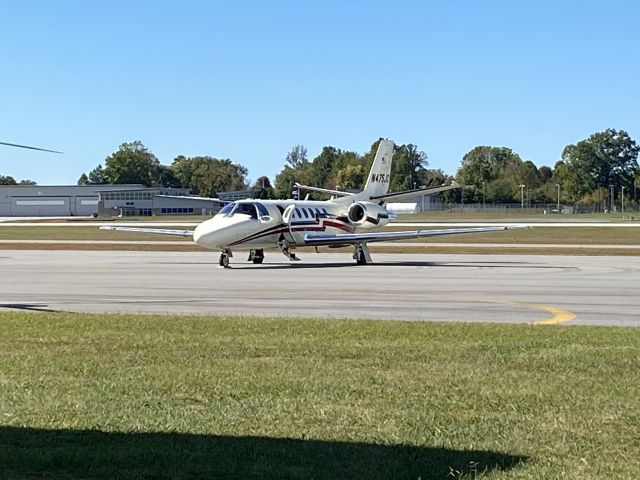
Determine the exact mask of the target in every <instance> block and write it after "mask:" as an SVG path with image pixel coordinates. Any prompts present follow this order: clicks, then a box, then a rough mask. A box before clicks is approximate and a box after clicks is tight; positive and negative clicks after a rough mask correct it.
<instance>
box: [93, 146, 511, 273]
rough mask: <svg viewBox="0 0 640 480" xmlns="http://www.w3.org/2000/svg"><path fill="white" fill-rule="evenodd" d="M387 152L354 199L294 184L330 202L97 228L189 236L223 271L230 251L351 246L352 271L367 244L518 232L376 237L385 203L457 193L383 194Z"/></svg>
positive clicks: (257, 203) (386, 214)
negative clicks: (185, 226) (186, 223)
mask: <svg viewBox="0 0 640 480" xmlns="http://www.w3.org/2000/svg"><path fill="white" fill-rule="evenodd" d="M393 148H394V144H393V142H392V141H390V140H381V141H380V145H379V146H378V150H377V152H376V156H375V158H374V161H373V164H372V166H371V171H370V173H369V176H368V177H367V181H366V185H365V187H364V190H362V191H361V192H359V193H351V192H343V191H339V190H330V189H325V188H318V187H312V186H306V185H300V184H296V186H297V187H298V189H299V191H300V190H306V191H310V192H319V193H323V194H326V195H330V196H331V199H330V200H324V201H314V200H308V199H305V200H296V199H288V200H254V199H247V200H239V201H236V202H232V203H228V204H227V205H225V206H224V207H223V208H222V209H221V210H220V211H219V212H218V213H217V214H216V215H215V216H214V217H213V218H210V219H208V220H206V221H204V222H202V223H200V224H199V225H198V226H197V227H196V229H195V230H193V231H191V230H169V229H159V228H138V227H123V226H103V227H100V228H102V229H104V230H119V231H127V232H143V233H157V234H164V235H179V236H183V237H187V236H190V237H193V240H194V241H195V243H197V244H198V245H201V246H203V247H206V248H208V249H212V250H218V251H220V252H221V253H220V259H219V265H220V266H221V267H224V268H228V267H229V259H230V258H231V257H233V251H234V250H236V251H237V250H244V251H248V252H249V257H248V261H250V262H253V263H256V264H259V263H262V262H263V260H264V251H265V250H268V249H277V250H280V251H281V252H282V253H283V254H284V255H285V256H286V257H287V258H289V260H291V261H297V260H300V259H299V257H298V256H296V254H295V252H294V250H295V249H296V248H297V247H321V246H326V247H335V248H337V247H348V246H352V247H353V248H354V252H353V259H354V260H355V261H356V263H357V264H358V265H364V264H367V263H371V261H372V260H371V255H370V253H369V248H368V246H367V245H368V244H369V243H373V242H383V241H384V242H386V241H393V240H405V239H412V238H422V237H431V236H438V235H452V234H460V233H478V232H494V231H499V230H508V229H513V228H521V227H518V226H487V227H468V228H451V229H437V230H413V231H380V230H381V229H382V227H384V226H385V225H387V224H388V223H389V221H390V220H392V219H393V218H395V215H394V214H393V212H390V211H389V210H387V209H386V208H385V204H386V203H387V202H389V201H397V200H402V199H405V198H408V197H415V196H416V195H433V194H435V193H439V192H443V191H447V190H451V189H454V188H460V185H458V184H457V183H455V182H452V184H451V185H446V186H444V185H443V186H440V187H435V188H430V189H417V190H409V191H404V192H396V193H388V190H389V180H390V176H391V163H392V159H393ZM307 198H308V194H307Z"/></svg>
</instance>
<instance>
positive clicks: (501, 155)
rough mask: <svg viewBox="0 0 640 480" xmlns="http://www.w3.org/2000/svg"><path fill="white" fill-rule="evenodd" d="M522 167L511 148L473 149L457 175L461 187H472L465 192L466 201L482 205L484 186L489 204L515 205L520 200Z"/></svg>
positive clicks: (519, 159) (465, 157)
mask: <svg viewBox="0 0 640 480" xmlns="http://www.w3.org/2000/svg"><path fill="white" fill-rule="evenodd" d="M521 165H522V159H521V158H520V156H519V155H518V154H517V153H515V152H514V151H513V150H511V149H510V148H506V147H490V146H486V145H482V146H478V147H475V148H473V149H472V150H471V151H469V152H467V153H466V154H465V155H464V157H462V163H461V165H460V168H459V169H458V172H457V173H456V179H457V181H458V182H459V183H460V184H462V185H466V186H467V187H472V188H468V189H465V190H463V192H464V193H463V195H464V201H465V202H476V203H479V202H482V185H483V183H484V184H485V200H486V201H487V202H515V201H516V198H517V199H518V201H519V199H520V185H522V181H520V180H519V178H518V175H519V174H522V173H523V171H521V170H520V168H521ZM532 165H533V164H532ZM534 168H535V166H534ZM525 170H529V169H528V168H525ZM508 192H511V193H508Z"/></svg>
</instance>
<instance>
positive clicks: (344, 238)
mask: <svg viewBox="0 0 640 480" xmlns="http://www.w3.org/2000/svg"><path fill="white" fill-rule="evenodd" d="M523 228H528V227H526V226H520V225H505V226H500V227H466V228H443V229H438V230H408V231H398V232H371V233H336V234H327V233H307V234H306V235H305V236H304V241H305V245H310V246H323V245H324V246H331V245H334V246H336V245H353V244H356V243H372V242H390V241H393V240H406V239H411V238H423V237H434V236H439V235H454V234H458V233H480V232H498V231H502V230H519V229H523Z"/></svg>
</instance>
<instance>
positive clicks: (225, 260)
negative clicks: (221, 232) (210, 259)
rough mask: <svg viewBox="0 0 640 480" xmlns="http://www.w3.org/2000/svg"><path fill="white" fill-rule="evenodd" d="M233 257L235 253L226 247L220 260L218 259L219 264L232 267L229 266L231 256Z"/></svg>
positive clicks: (223, 266)
mask: <svg viewBox="0 0 640 480" xmlns="http://www.w3.org/2000/svg"><path fill="white" fill-rule="evenodd" d="M230 257H233V253H232V252H231V250H230V249H228V248H225V249H224V250H223V251H222V253H221V254H220V260H218V265H220V266H221V267H222V268H230V267H229V258H230Z"/></svg>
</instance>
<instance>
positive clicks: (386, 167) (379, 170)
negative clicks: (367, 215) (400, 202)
mask: <svg viewBox="0 0 640 480" xmlns="http://www.w3.org/2000/svg"><path fill="white" fill-rule="evenodd" d="M392 160H393V142H392V141H391V140H380V144H379V145H378V151H377V152H376V156H375V158H374V159H373V165H371V171H370V172H369V177H368V178H367V183H366V184H365V186H364V190H363V191H362V192H361V193H359V194H357V197H358V200H369V199H370V198H371V197H378V196H380V195H385V194H386V193H387V192H388V191H389V179H390V178H391V161H392Z"/></svg>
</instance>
